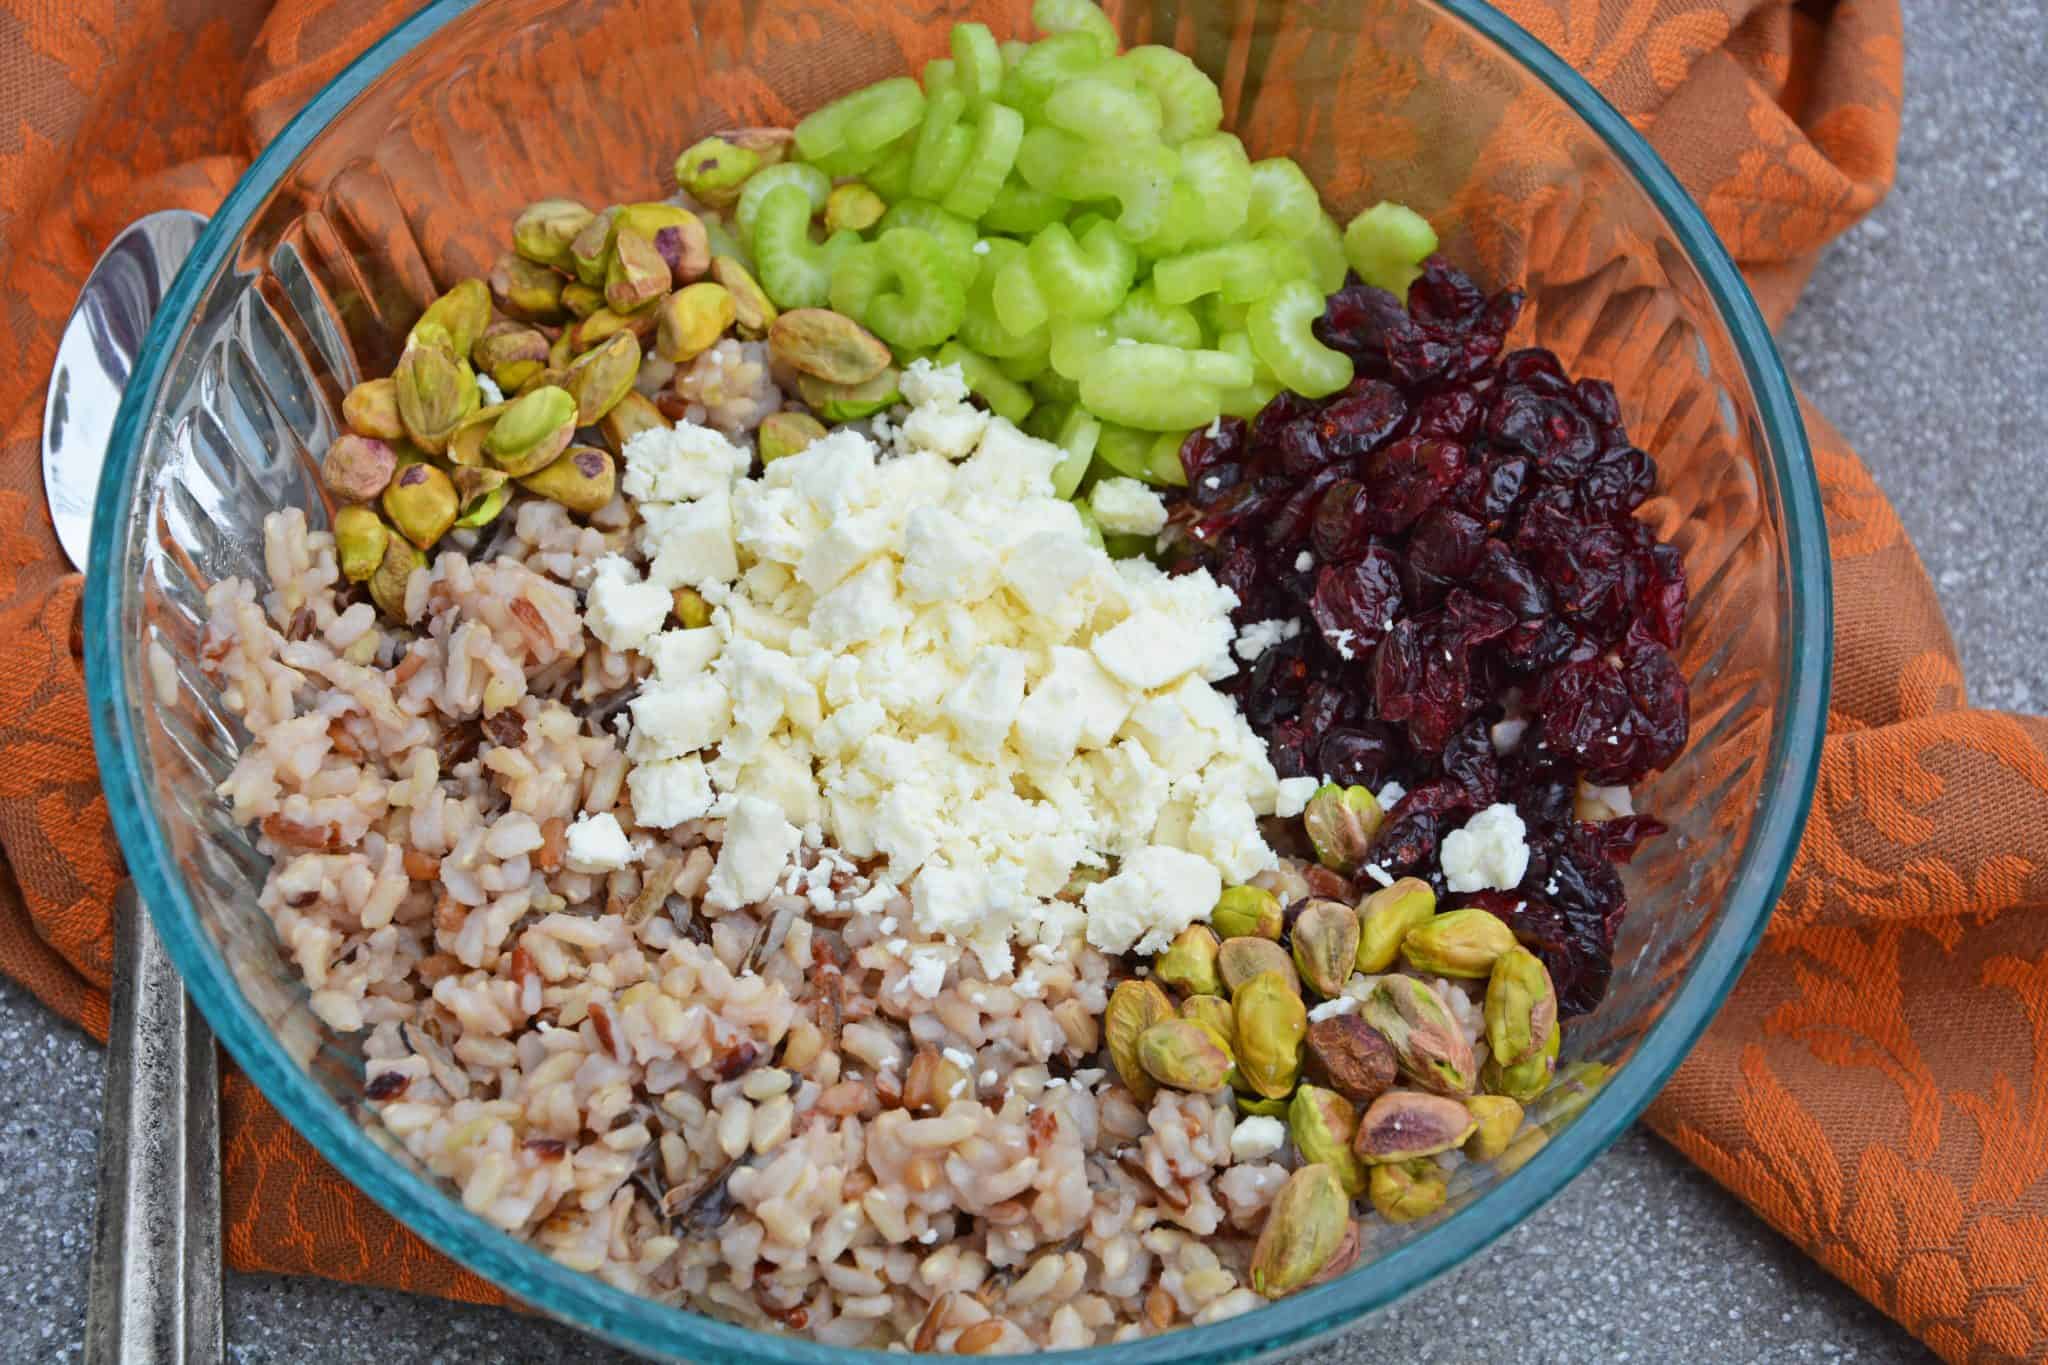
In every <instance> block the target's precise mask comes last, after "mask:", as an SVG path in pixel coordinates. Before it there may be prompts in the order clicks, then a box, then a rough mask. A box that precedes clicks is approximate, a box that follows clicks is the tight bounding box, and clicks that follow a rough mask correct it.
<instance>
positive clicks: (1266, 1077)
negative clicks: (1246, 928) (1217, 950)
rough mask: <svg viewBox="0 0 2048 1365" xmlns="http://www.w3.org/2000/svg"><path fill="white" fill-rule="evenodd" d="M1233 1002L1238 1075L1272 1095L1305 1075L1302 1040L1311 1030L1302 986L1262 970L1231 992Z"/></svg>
mask: <svg viewBox="0 0 2048 1365" xmlns="http://www.w3.org/2000/svg"><path fill="white" fill-rule="evenodd" d="M1233 941H1237V940H1233ZM1246 941H1248V942H1254V943H1263V942H1265V940H1264V939H1251V940H1246ZM1230 1008H1231V1011H1232V1012H1233V1013H1234V1014H1235V1015H1236V1017H1237V1071H1238V1076H1239V1077H1240V1079H1242V1080H1243V1082H1244V1084H1245V1085H1246V1087H1248V1088H1249V1089H1251V1090H1253V1091H1256V1092H1257V1093H1258V1094H1261V1095H1264V1096H1265V1097H1266V1098H1268V1099H1274V1100H1277V1099H1281V1098H1283V1097H1284V1096H1286V1095H1287V1094H1288V1092H1290V1091H1291V1090H1293V1089H1294V1082H1295V1080H1296V1079H1297V1078H1298V1077H1299V1076H1300V1075H1301V1044H1302V1040H1303V1039H1304V1038H1306V1037H1307V1036H1308V1006H1307V1005H1305V1004H1303V1003H1302V999H1301V991H1300V988H1299V987H1298V986H1296V985H1295V984H1294V983H1293V982H1292V981H1291V980H1289V979H1288V977H1287V976H1283V975H1282V974H1281V973H1279V972H1261V973H1259V974H1258V975H1257V976H1254V977H1252V978H1251V979H1250V980H1249V981H1246V982H1245V983H1244V984H1243V985H1241V986H1238V987H1237V988H1236V989H1234V990H1233V991H1232V992H1231V998H1230Z"/></svg>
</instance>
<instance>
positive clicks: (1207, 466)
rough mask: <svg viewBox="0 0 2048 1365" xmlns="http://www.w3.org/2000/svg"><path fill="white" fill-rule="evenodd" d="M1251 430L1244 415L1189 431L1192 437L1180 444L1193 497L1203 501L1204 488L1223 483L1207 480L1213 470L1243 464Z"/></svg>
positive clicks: (1189, 490) (1181, 456)
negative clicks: (1210, 482)
mask: <svg viewBox="0 0 2048 1365" xmlns="http://www.w3.org/2000/svg"><path fill="white" fill-rule="evenodd" d="M1250 430H1251V429H1250V427H1248V426H1247V425H1246V424H1245V421H1244V419H1243V418H1241V417H1225V418H1222V419H1220V420H1218V421H1215V422H1211V423H1210V424H1209V425H1208V426H1206V427H1202V428H1199V429H1197V430H1195V431H1191V432H1189V433H1188V438H1187V439H1186V440H1185V441H1182V442H1181V443H1180V463H1181V468H1183V469H1185V470H1186V471H1187V476H1188V495H1189V496H1190V497H1191V498H1195V499H1196V500H1197V501H1199V498H1200V493H1201V491H1202V489H1203V488H1205V487H1209V488H1214V487H1218V486H1219V485H1211V484H1205V483H1204V480H1205V479H1206V478H1207V477H1208V476H1209V475H1210V474H1211V473H1212V472H1214V471H1216V470H1218V469H1220V468H1222V467H1224V466H1229V467H1231V468H1233V469H1235V468H1236V467H1238V466H1240V465H1242V464H1243V462H1244V456H1245V446H1246V442H1247V438H1248V436H1249V434H1250ZM1232 482H1235V480H1234V479H1233V480H1232Z"/></svg>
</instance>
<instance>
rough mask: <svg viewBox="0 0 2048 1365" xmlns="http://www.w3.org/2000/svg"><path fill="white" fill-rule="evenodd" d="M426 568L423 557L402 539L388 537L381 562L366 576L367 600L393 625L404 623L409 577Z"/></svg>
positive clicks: (415, 548)
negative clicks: (374, 604) (368, 590)
mask: <svg viewBox="0 0 2048 1365" xmlns="http://www.w3.org/2000/svg"><path fill="white" fill-rule="evenodd" d="M426 566H427V557H426V555H424V554H422V553H421V552H420V551H419V549H418V548H417V547H415V546H414V545H412V544H411V543H410V542H409V541H407V540H406V539H405V537H403V536H390V537H389V538H388V543H387V544H386V545H385V547H384V558H383V560H382V561H381V562H379V563H378V565H377V571H376V572H375V573H373V574H371V575H370V600H371V601H372V602H375V603H376V604H377V609H378V610H379V611H381V612H383V613H384V614H385V615H386V616H388V617H390V618H391V619H392V620H394V621H400V622H402V621H404V620H405V619H406V615H405V588H406V584H407V583H409V582H411V580H412V576H413V575H414V574H415V573H417V572H419V571H420V570H421V569H424V568H425V567H426Z"/></svg>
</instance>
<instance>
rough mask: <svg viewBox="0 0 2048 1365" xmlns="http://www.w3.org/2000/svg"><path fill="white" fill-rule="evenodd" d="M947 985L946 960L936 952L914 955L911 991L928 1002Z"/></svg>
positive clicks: (911, 961) (911, 959)
mask: <svg viewBox="0 0 2048 1365" xmlns="http://www.w3.org/2000/svg"><path fill="white" fill-rule="evenodd" d="M945 984H946V959H945V958H944V957H942V956H941V955H939V954H938V953H936V952H929V951H927V952H921V953H913V954H911V957H910V989H912V990H913V991H916V992H917V993H918V994H919V995H921V996H923V997H924V998H925V999H927V1000H931V999H933V998H935V997H936V996H937V995H938V993H939V990H940V988H941V987H943V986H944V985H945Z"/></svg>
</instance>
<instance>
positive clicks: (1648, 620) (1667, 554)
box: [1636, 545, 1686, 649]
mask: <svg viewBox="0 0 2048 1365" xmlns="http://www.w3.org/2000/svg"><path fill="white" fill-rule="evenodd" d="M1644 558H1645V563H1644V571H1643V576H1642V581H1641V583H1640V584H1639V585H1638V587H1637V589H1636V620H1637V621H1638V622H1639V623H1640V624H1641V626H1642V628H1643V630H1644V631H1645V632H1647V633H1648V635H1649V637H1650V638H1651V639H1653V640H1655V641H1656V642H1657V643H1658V644H1660V645H1663V646H1664V647H1665V648H1666V649H1676V648H1678V640H1679V636H1680V635H1682V634H1683V633H1684V631H1685V606H1686V591H1685V560H1684V558H1683V557H1682V556H1681V555H1680V554H1679V553H1678V551H1677V549H1676V548H1675V547H1673V546H1670V545H1652V546H1650V547H1649V548H1648V550H1647V551H1646V552H1645V556H1644Z"/></svg>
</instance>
